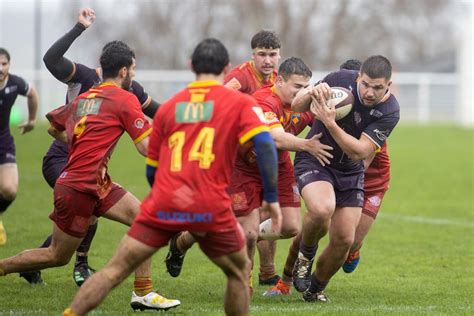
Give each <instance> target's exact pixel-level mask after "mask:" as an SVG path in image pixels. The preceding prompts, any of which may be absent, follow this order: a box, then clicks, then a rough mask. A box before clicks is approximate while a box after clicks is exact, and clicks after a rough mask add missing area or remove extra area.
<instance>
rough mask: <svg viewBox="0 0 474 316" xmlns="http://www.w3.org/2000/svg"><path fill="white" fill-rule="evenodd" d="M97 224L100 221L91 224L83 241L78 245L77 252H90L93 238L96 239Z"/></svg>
mask: <svg viewBox="0 0 474 316" xmlns="http://www.w3.org/2000/svg"><path fill="white" fill-rule="evenodd" d="M97 224H98V222H96V223H95V224H94V225H90V226H89V229H88V230H87V234H86V235H85V236H84V238H83V239H82V242H81V244H80V245H79V247H77V252H85V253H87V252H89V249H90V248H91V243H92V239H94V236H95V232H96V231H97Z"/></svg>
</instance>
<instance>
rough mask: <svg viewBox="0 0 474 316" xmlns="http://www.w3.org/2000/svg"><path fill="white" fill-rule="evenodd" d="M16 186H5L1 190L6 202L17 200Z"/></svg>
mask: <svg viewBox="0 0 474 316" xmlns="http://www.w3.org/2000/svg"><path fill="white" fill-rule="evenodd" d="M16 191H17V189H16V186H14V185H4V186H2V188H1V190H0V194H1V195H2V197H3V198H4V199H5V200H8V201H13V200H14V199H15V198H16Z"/></svg>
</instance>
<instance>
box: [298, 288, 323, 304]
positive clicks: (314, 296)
mask: <svg viewBox="0 0 474 316" xmlns="http://www.w3.org/2000/svg"><path fill="white" fill-rule="evenodd" d="M303 300H305V301H306V302H311V303H314V302H321V303H329V298H328V297H327V296H326V294H324V292H323V291H321V292H316V293H313V292H311V291H310V290H309V289H308V290H306V291H305V292H304V293H303Z"/></svg>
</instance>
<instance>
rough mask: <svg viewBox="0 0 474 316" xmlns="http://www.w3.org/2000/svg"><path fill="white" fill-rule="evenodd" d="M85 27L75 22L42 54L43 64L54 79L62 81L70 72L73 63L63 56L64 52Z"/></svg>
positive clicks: (72, 68)
mask: <svg viewBox="0 0 474 316" xmlns="http://www.w3.org/2000/svg"><path fill="white" fill-rule="evenodd" d="M85 29H86V28H85V26H84V25H82V24H81V23H76V25H74V27H73V28H72V29H71V30H70V31H69V32H67V33H66V34H64V35H63V36H62V37H61V38H60V39H58V40H57V41H56V42H55V43H54V44H53V45H52V46H51V47H50V48H49V49H48V50H47V51H46V53H45V54H44V57H43V61H44V64H45V65H46V68H48V70H49V71H50V72H51V74H52V75H53V76H54V77H55V78H56V79H58V80H61V81H64V80H65V79H67V78H68V77H69V76H70V75H71V74H72V72H73V70H74V64H73V63H72V62H71V61H70V60H68V59H67V58H65V57H64V54H65V53H66V52H67V50H68V49H69V47H71V45H72V43H73V42H74V40H76V38H78V37H79V36H80V35H81V34H82V32H84V30H85Z"/></svg>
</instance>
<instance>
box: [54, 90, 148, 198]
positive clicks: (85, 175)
mask: <svg viewBox="0 0 474 316" xmlns="http://www.w3.org/2000/svg"><path fill="white" fill-rule="evenodd" d="M135 112H136V113H138V115H141V117H140V116H137V117H138V118H136V117H133V116H132V115H133V114H134V113H135ZM48 118H49V119H50V121H51V122H52V125H53V126H55V127H56V126H57V127H58V128H59V130H62V129H65V130H66V133H67V136H68V139H69V147H70V153H69V160H68V163H67V165H66V167H65V168H64V170H63V173H62V174H61V176H60V178H59V179H58V181H57V183H61V184H64V185H69V186H71V187H74V188H76V189H77V190H80V191H86V192H91V193H94V192H96V191H97V194H98V195H99V196H101V195H103V193H104V192H105V191H104V192H102V189H101V187H104V189H105V190H107V189H108V186H109V184H110V178H109V176H108V175H107V162H108V160H109V159H110V156H111V154H112V151H113V149H114V148H115V145H116V144H117V142H118V140H119V138H120V136H121V135H122V134H123V132H124V131H125V130H127V132H129V134H130V135H131V136H132V138H133V139H135V137H137V136H139V135H141V134H140V133H141V130H142V129H143V128H144V126H145V125H146V124H145V123H146V122H145V121H144V120H143V114H142V113H141V111H140V105H139V103H138V100H137V99H136V97H135V96H134V95H133V94H131V93H129V92H127V91H125V90H123V89H121V88H119V87H116V86H113V85H111V84H102V85H100V86H99V87H96V88H93V89H90V90H89V91H87V92H85V93H83V94H81V95H79V96H78V97H77V98H76V99H74V101H73V102H72V103H70V104H68V105H66V106H65V107H63V108H59V109H58V110H55V111H53V112H51V113H50V114H48ZM130 120H131V121H130ZM134 120H135V121H134ZM129 121H130V122H129ZM133 124H134V125H135V126H128V125H133ZM58 128H57V129H58ZM132 129H136V131H131V130H132ZM133 134H135V136H134V135H133Z"/></svg>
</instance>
